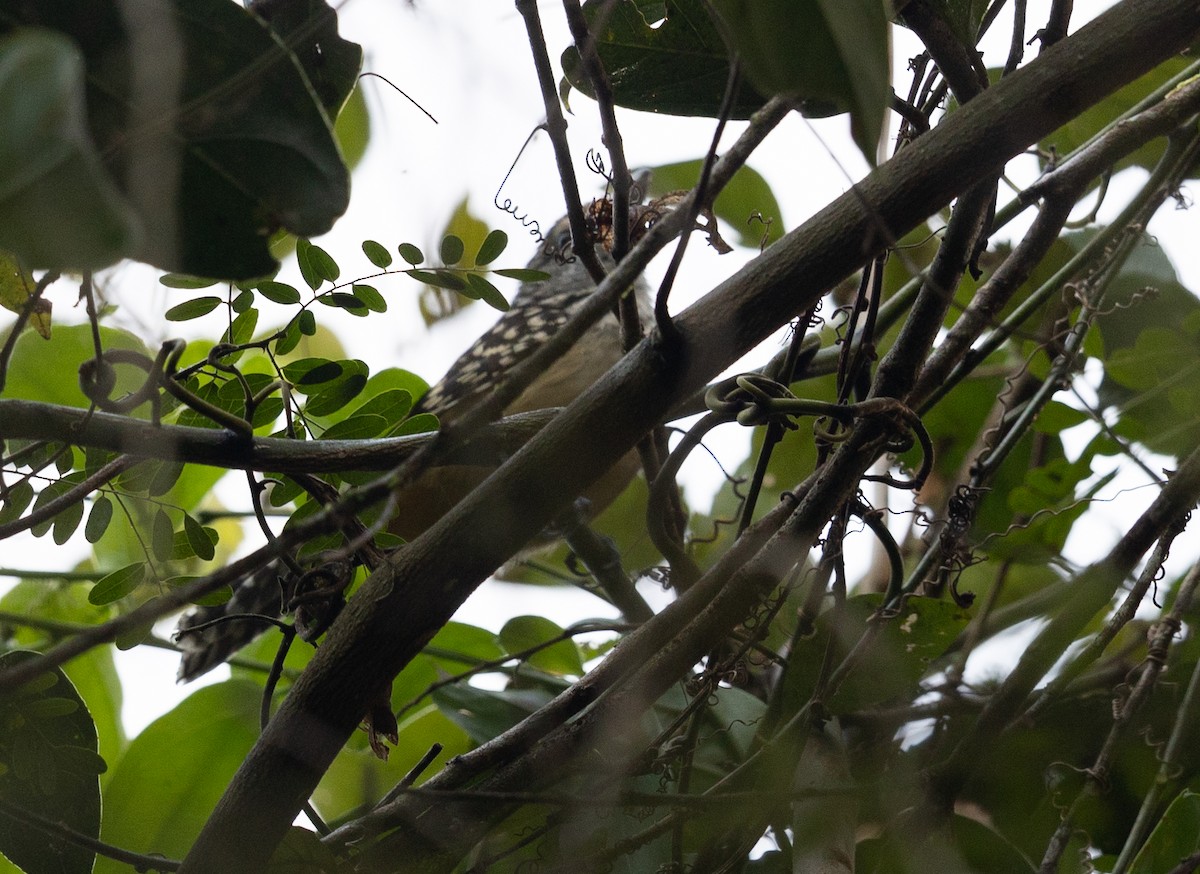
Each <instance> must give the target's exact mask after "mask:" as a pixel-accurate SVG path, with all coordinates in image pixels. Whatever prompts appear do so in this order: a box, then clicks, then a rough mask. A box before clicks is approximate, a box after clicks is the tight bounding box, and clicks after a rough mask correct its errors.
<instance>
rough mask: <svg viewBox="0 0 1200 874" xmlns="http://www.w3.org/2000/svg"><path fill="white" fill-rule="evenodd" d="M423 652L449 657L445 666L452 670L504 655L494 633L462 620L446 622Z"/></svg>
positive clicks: (444, 657)
mask: <svg viewBox="0 0 1200 874" xmlns="http://www.w3.org/2000/svg"><path fill="white" fill-rule="evenodd" d="M425 652H427V653H429V654H430V655H435V656H436V657H438V658H439V659H447V658H449V659H450V663H449V664H448V665H447V666H446V667H447V669H448V670H452V671H453V670H461V669H462V667H463V665H472V664H474V663H476V662H480V661H491V660H493V659H497V658H499V657H500V656H502V655H504V650H503V649H501V647H500V643H499V640H498V639H497V637H496V635H495V634H493V633H492V632H490V631H488V630H487V629H485V628H479V627H477V626H474V625H467V624H466V623H463V622H447V623H446V624H445V625H444V626H442V629H441V630H440V631H438V633H437V634H435V635H434V637H433V640H431V641H430V642H429V645H428V646H426V648H425ZM455 656H456V657H455Z"/></svg>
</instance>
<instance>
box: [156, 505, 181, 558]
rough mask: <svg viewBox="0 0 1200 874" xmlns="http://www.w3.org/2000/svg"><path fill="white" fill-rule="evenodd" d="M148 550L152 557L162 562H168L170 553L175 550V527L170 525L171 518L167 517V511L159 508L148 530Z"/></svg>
mask: <svg viewBox="0 0 1200 874" xmlns="http://www.w3.org/2000/svg"><path fill="white" fill-rule="evenodd" d="M150 548H151V551H152V552H153V553H154V557H155V558H156V559H158V560H159V561H162V562H166V561H170V560H171V553H172V552H174V549H175V526H174V525H172V524H171V517H170V516H168V515H167V511H166V510H164V509H162V508H161V507H160V508H159V509H158V510H157V511H155V513H154V524H153V526H152V527H151V529H150Z"/></svg>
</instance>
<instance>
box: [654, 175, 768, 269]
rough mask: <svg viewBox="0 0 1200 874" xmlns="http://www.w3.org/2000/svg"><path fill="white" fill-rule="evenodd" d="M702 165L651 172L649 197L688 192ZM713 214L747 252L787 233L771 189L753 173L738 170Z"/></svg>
mask: <svg viewBox="0 0 1200 874" xmlns="http://www.w3.org/2000/svg"><path fill="white" fill-rule="evenodd" d="M702 164H703V162H702V161H700V160H695V161H681V162H679V163H678V164H663V165H661V166H658V167H654V168H652V169H651V175H650V194H651V195H652V196H653V197H661V196H663V195H664V194H667V193H668V192H671V191H678V190H680V189H687V188H692V187H694V186H695V184H696V183H697V182H698V181H699V179H700V169H701V166H702ZM713 210H714V212H716V214H717V217H718V218H721V219H724V220H725V221H727V222H728V223H729V224H730V225H732V226H733V228H734V230H735V231H736V232H737V234H738V243H740V244H741V245H743V246H748V247H751V248H756V249H757V248H760V247H762V246H763V245H770V244H771V243H774V242H775V241H776V240H778V239H779V238H780V237H782V236H783V233H784V231H785V230H786V229H787V228H786V227H785V226H784V223H783V213H782V212H781V211H780V209H779V203H778V202H777V201H776V200H775V194H774V192H772V191H771V186H770V185H769V184H767V180H766V179H764V178H763V176H762V174H760V173H759V172H758V171H757V170H755V169H753V168H751V167H742V168H741V169H739V170H738V171H737V172H736V173H734V174H733V178H732V179H731V180H729V184H728V185H726V186H725V188H724V189H723V190H722V191H721V193H720V194H719V195H717V200H716V203H714V204H713Z"/></svg>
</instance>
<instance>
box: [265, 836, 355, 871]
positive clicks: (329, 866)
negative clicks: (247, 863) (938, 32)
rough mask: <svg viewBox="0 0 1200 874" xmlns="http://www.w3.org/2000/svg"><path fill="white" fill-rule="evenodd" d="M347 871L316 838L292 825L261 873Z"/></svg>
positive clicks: (346, 866) (319, 839) (318, 837)
mask: <svg viewBox="0 0 1200 874" xmlns="http://www.w3.org/2000/svg"><path fill="white" fill-rule="evenodd" d="M351 870H352V869H351V867H350V864H349V863H348V862H342V861H341V860H339V859H338V857H337V856H335V855H334V853H333V851H332V850H330V849H329V848H328V847H326V846H325V845H324V844H323V843H321V838H320V836H319V835H317V834H316V833H315V832H311V831H309V830H308V829H306V828H300V827H299V826H295V825H294V826H292V827H291V828H289V829H288V831H287V834H285V835H284V836H283V840H282V841H281V842H280V844H279V846H278V847H276V848H275V853H274V855H272V856H271V861H270V863H269V864H268V865H267V868H266V872H265V874H338V872H339V871H345V872H347V874H349V872H350V871H351Z"/></svg>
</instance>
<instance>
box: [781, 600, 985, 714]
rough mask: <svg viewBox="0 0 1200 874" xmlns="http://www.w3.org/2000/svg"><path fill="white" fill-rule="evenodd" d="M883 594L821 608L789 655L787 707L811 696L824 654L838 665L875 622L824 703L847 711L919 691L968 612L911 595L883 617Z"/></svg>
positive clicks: (961, 626)
mask: <svg viewBox="0 0 1200 874" xmlns="http://www.w3.org/2000/svg"><path fill="white" fill-rule="evenodd" d="M882 597H883V596H882V595H859V596H857V597H854V598H850V599H848V600H847V601H846V604H845V607H844V608H842V609H840V610H839V609H830V610H827V611H825V612H824V613H822V614H821V616H820V617H819V618H818V620H817V628H816V632H815V633H814V634H813V635H812V636H811V637H808V638H806V639H804V640H802V641H800V643H799V645H798V646H797V647H796V649H795V651H794V652H793V653H792V654H791V655H790V656H789V658H788V665H787V675H786V678H785V681H784V683H785V692H784V697H785V700H786V701H787V702H788V703H787V704H786V705H785V709H786V711H787V712H791V711H792V710H794V709H797V708H799V707H800V706H802V705H803V704H804V703H805V702H806V701H807V700H808V698H809V696H810V695H811V694H812V692H813V690H814V688H815V684H816V681H817V678H818V677H819V676H820V674H821V665H822V663H823V662H824V660H825V659H826V657H827V656H832V664H833V666H834V667H836V666H837V665H838V664H840V662H841V660H842V657H844V656H845V655H846V654H847V653H849V652H850V651H851V650H852V649H853V648H854V647H855V645H856V644H857V642H858V640H859V638H861V637H862V636H863V635H864V634H866V633H867V632H868V628H870V627H871V626H872V625H874V628H873V629H872V640H871V643H870V645H869V646H868V647H867V649H866V650H865V651H864V652H862V653H861V654H860V656H859V661H858V662H857V664H856V665H855V666H854V667H853V669H852V670H851V672H850V673H849V674H848V675H847V678H846V680H845V681H844V682H843V683H842V684H841V686H839V687H838V688H837V689H836V690H833V694H832V695H831V696H829V697H827V698H825V699H824V701H823V703H824V705H825V707H827V708H828V710H829V712H831V713H836V714H841V713H848V712H852V711H855V710H860V709H862V708H866V707H873V706H876V705H878V704H881V703H883V702H885V701H889V700H895V699H904V698H905V697H906V696H909V695H913V694H915V693H916V691H917V683H918V681H919V680H920V678H921V677H922V676H923V675H924V674H925V672H926V670H927V669H928V667H929V664H930V663H931V662H932V661H933V660H934V659H935V658H937V657H938V656H940V655H942V653H944V652H945V651H946V647H947V646H949V645H950V643H951V642H952V641H953V640H954V638H955V637H956V636H957V635H958V633H959V632H960V631H961V630H962V629H963V628H964V627H965V626H966V624H967V620H968V618H969V617H968V616H967V614H966V612H965V611H963V610H960V609H959V608H958V607H956V606H955V605H954V604H952V603H950V602H948V601H939V600H934V599H932V598H909V599H908V600H907V601H906V602H905V603H904V606H903V607H902V608H901V609H900V611H899V613H898V614H897V615H896V616H893V617H891V618H889V619H887V620H880V619H878V618H874V612H875V610H876V609H878V607H879V605H880V603H881V602H882ZM880 622H882V625H880V624H879V623H880ZM831 637H832V643H831V642H830V639H831Z"/></svg>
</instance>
